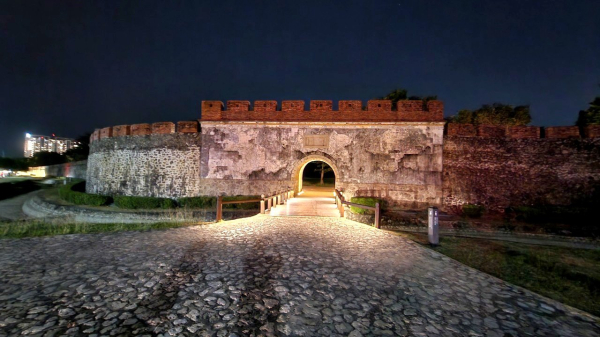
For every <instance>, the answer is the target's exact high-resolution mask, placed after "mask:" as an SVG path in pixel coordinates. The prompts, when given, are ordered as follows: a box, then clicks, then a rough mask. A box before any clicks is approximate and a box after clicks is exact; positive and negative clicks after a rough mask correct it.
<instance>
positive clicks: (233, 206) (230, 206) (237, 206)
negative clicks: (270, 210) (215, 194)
mask: <svg viewBox="0 0 600 337" xmlns="http://www.w3.org/2000/svg"><path fill="white" fill-rule="evenodd" d="M249 199H260V195H236V196H229V197H223V201H234V200H249ZM215 204H216V198H215ZM223 208H227V209H257V208H260V202H248V203H243V204H226V205H223Z"/></svg>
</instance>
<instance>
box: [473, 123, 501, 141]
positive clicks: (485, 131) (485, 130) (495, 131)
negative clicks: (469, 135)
mask: <svg viewBox="0 0 600 337" xmlns="http://www.w3.org/2000/svg"><path fill="white" fill-rule="evenodd" d="M477 136H479V137H488V138H504V137H505V136H506V126H497V125H477Z"/></svg>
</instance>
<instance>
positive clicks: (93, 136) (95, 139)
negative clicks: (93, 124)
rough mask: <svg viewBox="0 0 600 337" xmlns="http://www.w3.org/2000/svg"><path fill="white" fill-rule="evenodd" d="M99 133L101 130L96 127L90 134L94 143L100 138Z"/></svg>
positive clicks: (91, 141)
mask: <svg viewBox="0 0 600 337" xmlns="http://www.w3.org/2000/svg"><path fill="white" fill-rule="evenodd" d="M99 133H100V131H98V129H96V130H94V132H92V134H91V135H90V143H93V142H95V141H97V140H98V138H99Z"/></svg>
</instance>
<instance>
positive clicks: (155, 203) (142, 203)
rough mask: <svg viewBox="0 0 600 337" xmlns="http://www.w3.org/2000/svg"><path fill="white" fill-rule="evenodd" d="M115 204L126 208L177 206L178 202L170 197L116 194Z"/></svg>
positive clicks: (166, 207)
mask: <svg viewBox="0 0 600 337" xmlns="http://www.w3.org/2000/svg"><path fill="white" fill-rule="evenodd" d="M114 199H115V205H117V207H119V208H125V209H151V208H163V209H168V208H175V207H176V206H177V204H176V203H175V201H174V200H172V199H169V198H155V197H131V196H124V195H119V196H115V197H114Z"/></svg>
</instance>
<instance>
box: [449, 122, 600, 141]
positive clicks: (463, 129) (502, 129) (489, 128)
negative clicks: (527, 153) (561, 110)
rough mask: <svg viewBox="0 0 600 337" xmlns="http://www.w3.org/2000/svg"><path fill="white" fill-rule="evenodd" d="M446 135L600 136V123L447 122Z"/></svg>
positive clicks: (564, 137) (493, 136)
mask: <svg viewBox="0 0 600 337" xmlns="http://www.w3.org/2000/svg"><path fill="white" fill-rule="evenodd" d="M447 135H448V136H457V137H483V138H513V139H525V138H546V139H567V138H575V139H577V138H600V125H590V126H586V127H584V128H583V129H580V128H579V127H577V126H549V127H539V126H523V125H518V126H499V125H473V124H461V123H449V124H448V125H447Z"/></svg>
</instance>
